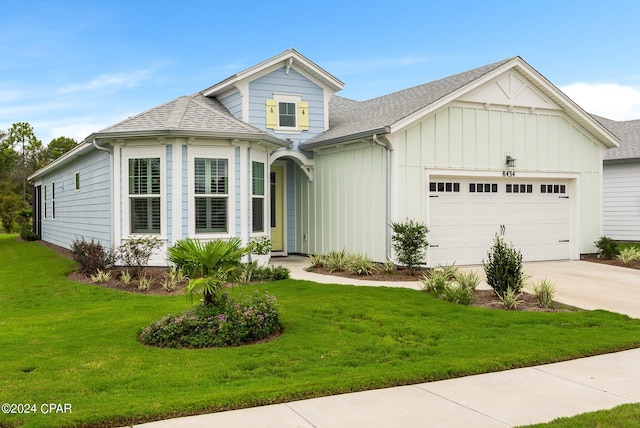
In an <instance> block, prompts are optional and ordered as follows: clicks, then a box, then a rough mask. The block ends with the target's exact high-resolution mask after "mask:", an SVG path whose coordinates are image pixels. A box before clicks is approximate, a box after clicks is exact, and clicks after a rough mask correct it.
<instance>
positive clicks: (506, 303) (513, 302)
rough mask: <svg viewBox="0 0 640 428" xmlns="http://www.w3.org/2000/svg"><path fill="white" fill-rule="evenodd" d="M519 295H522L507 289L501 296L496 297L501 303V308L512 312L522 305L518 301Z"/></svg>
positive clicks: (519, 300)
mask: <svg viewBox="0 0 640 428" xmlns="http://www.w3.org/2000/svg"><path fill="white" fill-rule="evenodd" d="M521 295H522V293H520V292H519V291H515V290H514V289H513V288H507V290H506V291H505V292H504V293H503V294H502V295H498V297H499V298H500V301H501V302H502V307H503V308H505V309H507V310H512V311H514V310H516V309H518V305H519V304H520V303H522V300H521V299H520V296H521Z"/></svg>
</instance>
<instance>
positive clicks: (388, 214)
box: [372, 134, 395, 263]
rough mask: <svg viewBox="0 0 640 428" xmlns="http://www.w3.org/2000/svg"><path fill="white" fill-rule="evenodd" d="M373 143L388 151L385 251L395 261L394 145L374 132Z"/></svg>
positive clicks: (389, 259) (388, 258)
mask: <svg viewBox="0 0 640 428" xmlns="http://www.w3.org/2000/svg"><path fill="white" fill-rule="evenodd" d="M372 138H373V143H374V144H376V145H378V146H380V147H383V148H385V149H386V151H387V180H386V181H387V183H386V187H387V193H386V195H387V197H386V213H385V225H386V229H385V230H386V234H385V235H386V236H385V253H386V257H387V260H388V261H390V262H392V263H395V261H394V260H393V255H392V254H391V223H390V221H391V152H393V147H392V146H391V142H389V140H387V138H386V137H380V139H379V138H378V134H373V137H372Z"/></svg>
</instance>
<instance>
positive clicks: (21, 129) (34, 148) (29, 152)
mask: <svg viewBox="0 0 640 428" xmlns="http://www.w3.org/2000/svg"><path fill="white" fill-rule="evenodd" d="M6 140H7V143H8V144H9V145H10V146H11V148H14V147H15V146H16V145H17V146H19V147H18V156H19V158H20V167H21V170H22V203H23V204H24V205H25V206H27V205H28V202H27V176H28V175H29V173H31V172H34V171H35V170H36V169H37V168H38V167H39V166H42V162H43V149H42V142H41V141H40V140H38V139H37V138H36V136H35V134H34V133H33V127H32V126H31V125H30V124H28V123H27V122H18V123H14V124H13V125H11V128H9V132H8V134H7V137H6Z"/></svg>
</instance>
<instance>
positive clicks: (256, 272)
mask: <svg viewBox="0 0 640 428" xmlns="http://www.w3.org/2000/svg"><path fill="white" fill-rule="evenodd" d="M290 274H291V271H290V270H289V268H287V267H284V266H258V264H257V263H256V262H251V263H242V264H241V265H240V266H239V267H238V268H237V270H236V272H235V274H234V281H237V282H239V283H241V284H248V283H250V282H260V281H278V280H281V279H289V276H290Z"/></svg>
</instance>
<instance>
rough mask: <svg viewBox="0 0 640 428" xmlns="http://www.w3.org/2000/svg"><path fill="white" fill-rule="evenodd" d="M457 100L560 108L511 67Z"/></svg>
mask: <svg viewBox="0 0 640 428" xmlns="http://www.w3.org/2000/svg"><path fill="white" fill-rule="evenodd" d="M459 100H460V101H470V102H476V103H483V104H497V105H505V106H509V107H526V108H530V109H531V108H533V109H550V110H562V109H561V108H560V106H558V105H557V104H556V103H555V102H553V100H551V99H550V98H549V97H548V96H547V95H545V94H544V93H542V91H540V90H539V89H538V88H536V87H535V86H533V85H532V84H531V83H530V82H529V81H528V80H527V79H526V78H525V77H524V76H523V75H522V74H520V73H518V72H517V71H516V70H513V69H511V70H509V71H507V72H505V73H503V74H502V75H500V76H498V77H496V78H494V79H492V80H491V81H490V82H487V83H485V84H484V85H482V86H480V87H478V88H477V89H475V90H473V91H471V92H469V93H467V94H464V95H463V96H461V97H460V98H459Z"/></svg>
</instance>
